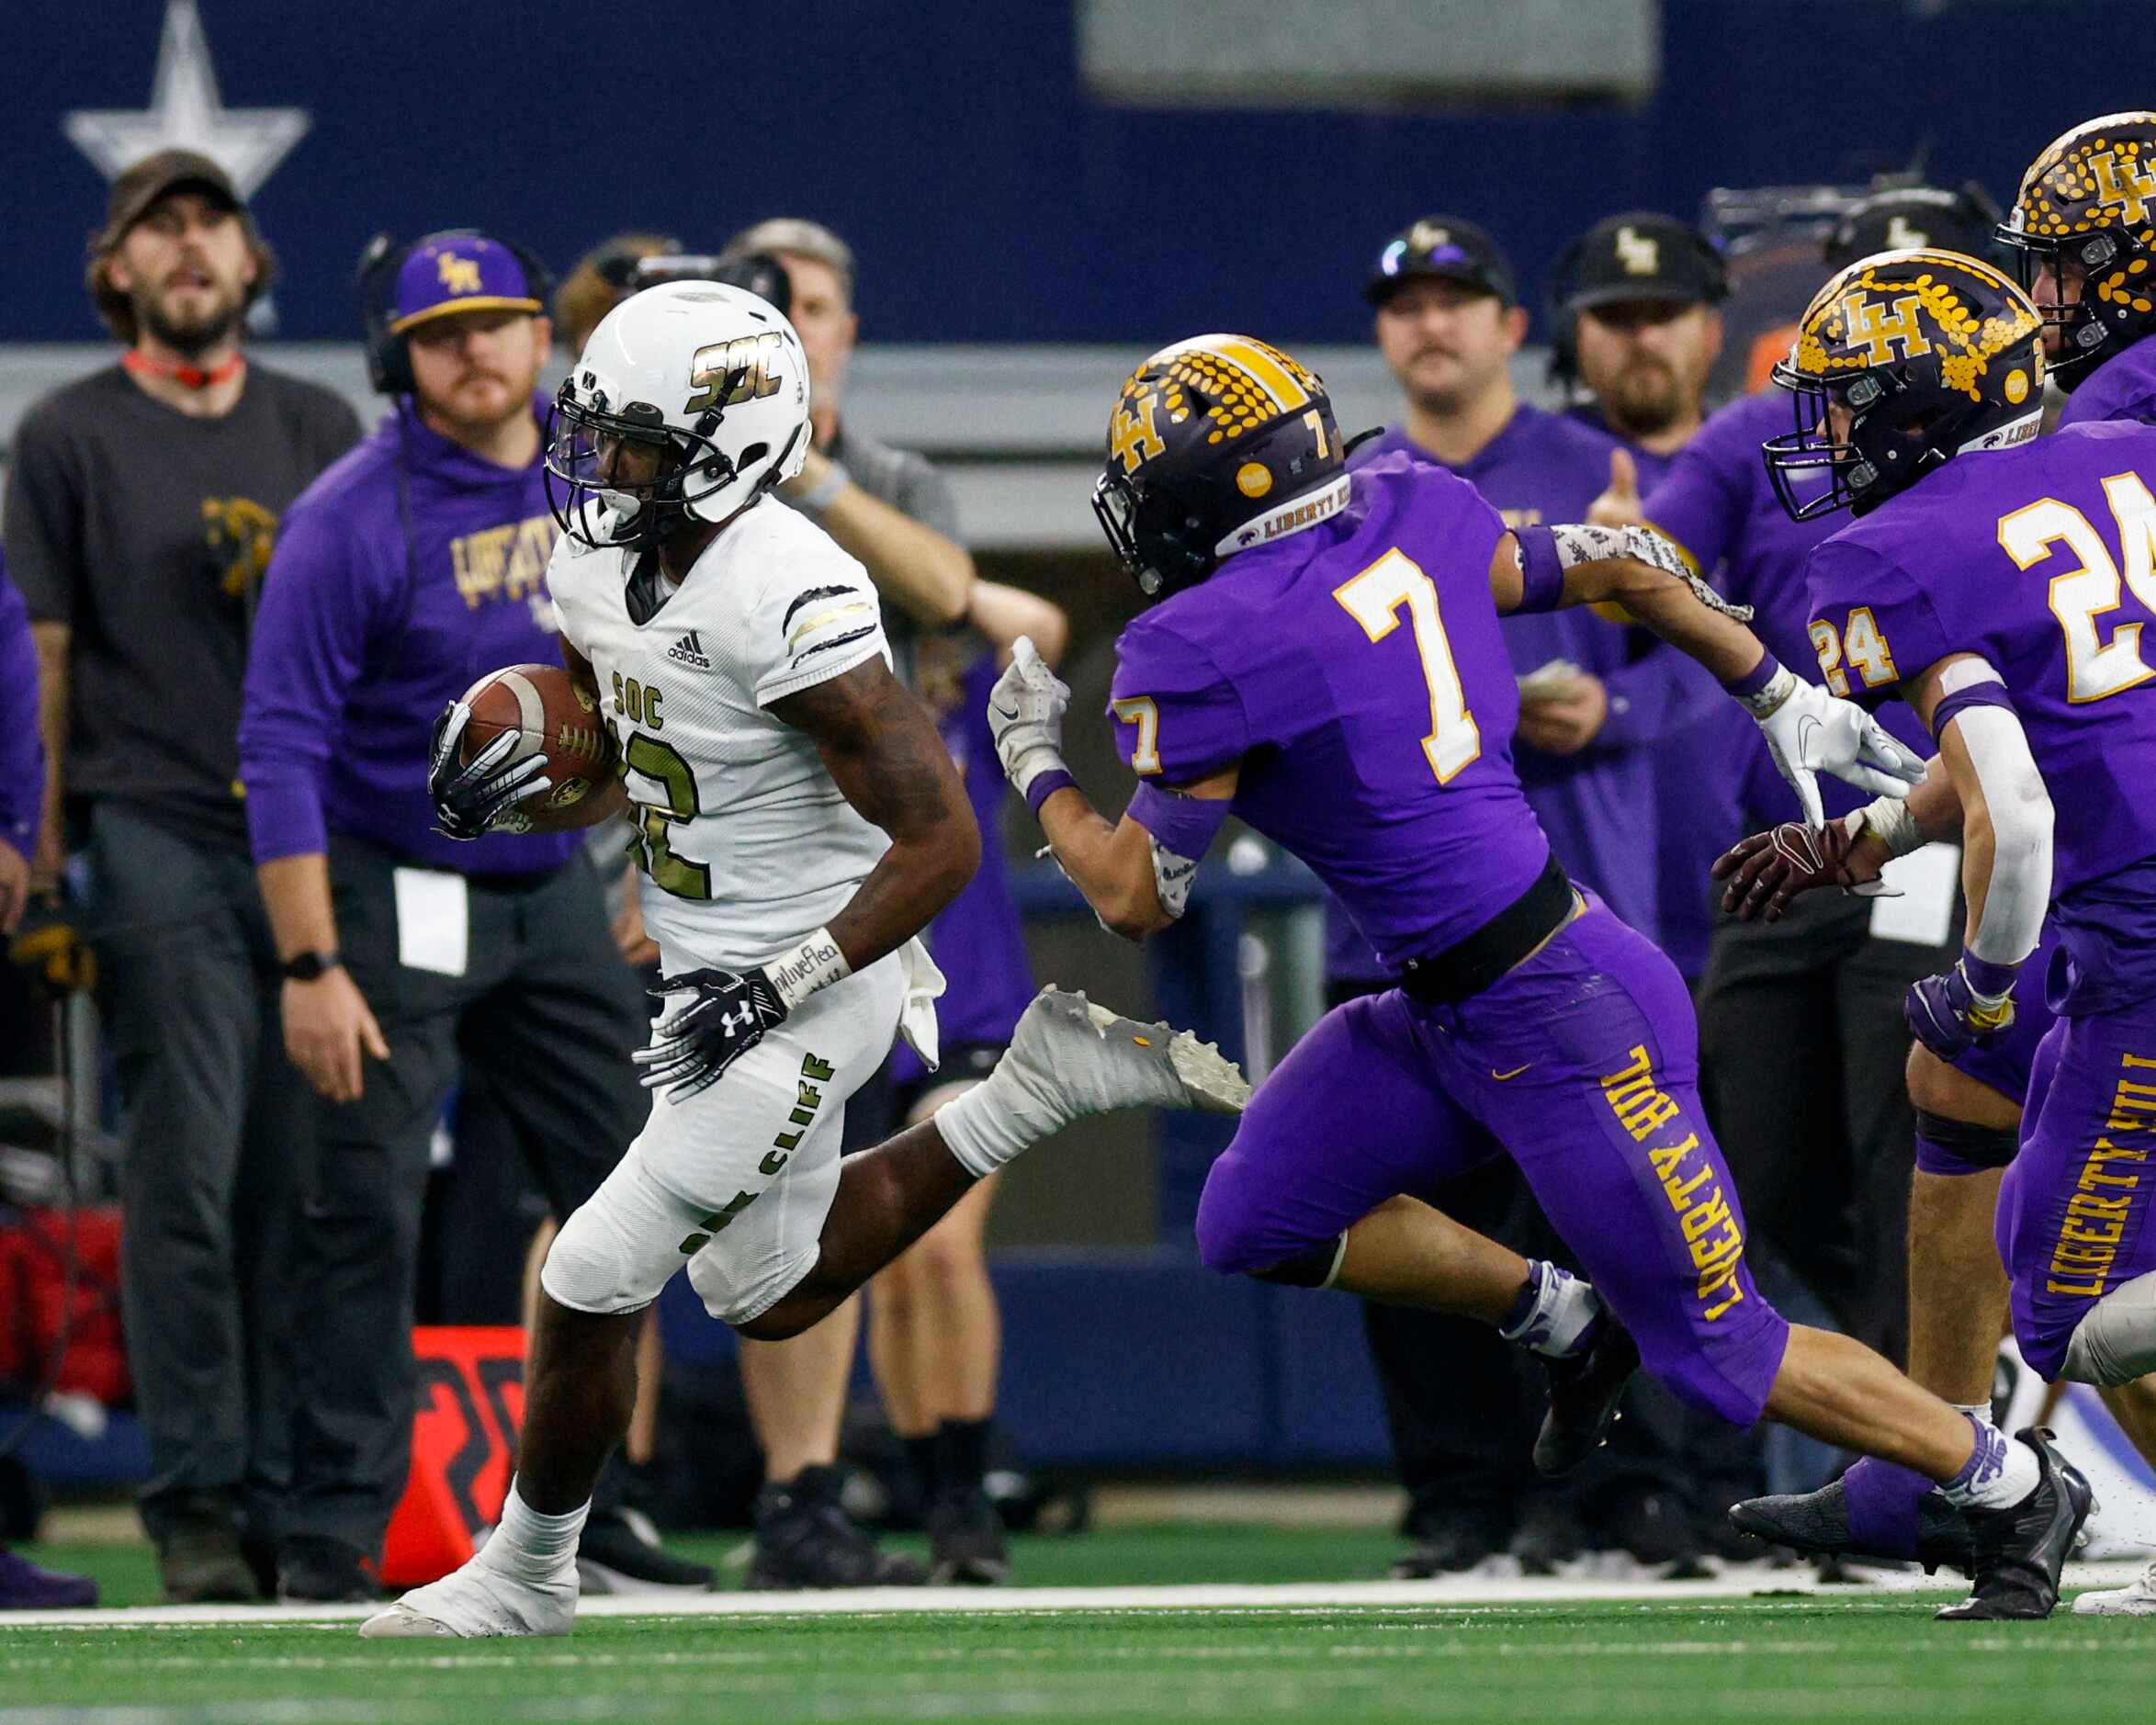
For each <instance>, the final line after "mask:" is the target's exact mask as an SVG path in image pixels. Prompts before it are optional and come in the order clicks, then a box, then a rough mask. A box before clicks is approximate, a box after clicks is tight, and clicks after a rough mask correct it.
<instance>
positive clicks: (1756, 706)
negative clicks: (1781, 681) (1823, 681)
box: [1721, 653, 1796, 718]
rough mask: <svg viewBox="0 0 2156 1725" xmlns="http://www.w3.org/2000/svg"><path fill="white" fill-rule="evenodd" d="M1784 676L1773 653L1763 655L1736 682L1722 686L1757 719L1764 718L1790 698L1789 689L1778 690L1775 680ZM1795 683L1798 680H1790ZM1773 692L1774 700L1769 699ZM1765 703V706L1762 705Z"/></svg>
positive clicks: (1779, 663)
mask: <svg viewBox="0 0 2156 1725" xmlns="http://www.w3.org/2000/svg"><path fill="white" fill-rule="evenodd" d="M1781 674H1782V668H1781V662H1780V661H1779V660H1777V659H1776V658H1775V656H1774V655H1773V654H1772V653H1762V654H1761V655H1760V656H1759V662H1758V663H1757V664H1756V665H1755V666H1753V667H1752V669H1751V670H1750V671H1746V672H1745V673H1744V675H1743V676H1742V677H1739V678H1738V679H1737V680H1736V681H1735V682H1725V683H1723V684H1722V685H1721V686H1722V688H1723V689H1724V690H1726V691H1727V692H1728V693H1730V695H1731V696H1732V697H1733V698H1734V699H1736V700H1739V701H1742V702H1743V703H1744V705H1746V706H1747V707H1749V708H1751V710H1752V716H1753V717H1755V718H1764V717H1766V716H1767V714H1769V713H1771V712H1773V711H1774V710H1775V708H1776V707H1778V706H1779V705H1781V704H1782V703H1783V702H1784V701H1786V700H1787V699H1788V698H1789V691H1788V690H1787V689H1776V688H1775V686H1774V685H1775V679H1776V678H1777V677H1778V676H1780V675H1781ZM1789 681H1790V682H1795V681H1796V679H1795V678H1794V677H1792V678H1790V679H1789ZM1769 691H1772V698H1771V699H1770V698H1769ZM1762 703H1764V705H1762Z"/></svg>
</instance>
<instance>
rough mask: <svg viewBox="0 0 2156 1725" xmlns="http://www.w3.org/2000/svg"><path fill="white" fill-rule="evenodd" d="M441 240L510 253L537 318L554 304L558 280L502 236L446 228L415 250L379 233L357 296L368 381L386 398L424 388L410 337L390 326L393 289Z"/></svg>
mask: <svg viewBox="0 0 2156 1725" xmlns="http://www.w3.org/2000/svg"><path fill="white" fill-rule="evenodd" d="M437 240H491V241H492V242H494V243H495V244H496V245H498V246H500V247H502V250H503V251H505V252H507V253H508V254H510V256H512V257H514V259H515V260H516V262H517V267H518V268H520V269H522V270H523V271H524V283H525V290H526V291H527V292H529V293H530V295H531V297H532V298H533V299H536V300H537V301H538V302H539V305H540V308H541V309H540V310H539V311H537V312H536V313H535V314H534V315H535V316H538V317H544V316H546V310H545V308H546V307H547V304H548V303H549V302H550V301H551V300H552V299H553V298H554V276H553V274H552V272H550V271H549V270H548V269H547V266H546V265H544V264H542V263H540V262H539V260H538V257H537V255H536V254H534V253H532V252H530V251H527V250H526V249H525V247H523V246H521V245H519V244H517V242H515V241H514V240H511V239H506V238H504V237H503V236H502V235H501V234H499V233H485V232H482V231H480V230H479V229H477V228H444V229H441V230H440V231H437V232H434V233H423V234H421V235H420V237H419V238H418V239H416V240H414V241H412V242H411V243H410V244H409V245H399V244H398V243H397V242H396V241H395V240H394V239H392V238H391V237H390V236H389V234H388V233H387V232H382V233H378V234H376V235H375V236H374V238H373V239H371V240H369V241H368V242H367V246H366V249H365V250H363V251H362V252H361V253H360V254H359V267H358V268H357V269H356V271H355V272H354V274H353V277H352V290H353V294H354V296H355V297H356V299H357V300H358V301H359V328H360V333H361V337H362V339H363V340H364V342H365V343H366V346H367V382H368V383H370V384H371V385H373V386H374V389H375V390H376V392H377V393H378V394H381V395H411V394H412V393H413V392H414V391H415V390H416V389H418V387H419V385H418V383H417V381H416V380H415V379H414V378H413V377H412V348H411V345H410V344H409V343H408V342H407V341H406V340H405V338H404V336H403V335H401V334H400V333H397V332H396V331H394V330H392V329H391V328H390V327H389V325H390V323H391V322H393V321H395V317H396V313H395V311H394V310H392V309H391V307H390V304H389V286H390V285H392V284H394V283H395V281H396V279H397V276H398V272H399V271H401V269H403V267H404V260H405V259H406V258H408V257H410V256H411V255H412V254H413V253H414V252H416V251H418V250H419V249H420V247H422V246H423V245H431V244H433V243H434V242H435V241H437Z"/></svg>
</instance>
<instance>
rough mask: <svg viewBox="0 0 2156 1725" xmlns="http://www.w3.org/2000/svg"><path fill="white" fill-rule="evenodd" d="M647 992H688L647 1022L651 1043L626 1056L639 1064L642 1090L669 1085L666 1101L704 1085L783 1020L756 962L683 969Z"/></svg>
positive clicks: (714, 1081)
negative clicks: (738, 967) (744, 967)
mask: <svg viewBox="0 0 2156 1725" xmlns="http://www.w3.org/2000/svg"><path fill="white" fill-rule="evenodd" d="M651 992H652V993H653V994H654V995H656V996H658V997H659V998H660V999H671V998H672V997H673V996H675V995H684V996H686V997H687V998H685V999H684V1000H683V1002H682V1004H681V1005H680V1006H679V1007H677V1008H675V1009H673V1010H672V1011H671V1012H668V1013H666V1014H665V1015H664V1016H663V1017H661V1018H660V1020H659V1022H658V1023H657V1024H655V1025H653V1026H652V1027H651V1045H650V1046H649V1048H639V1049H638V1050H637V1052H636V1053H635V1054H633V1055H631V1056H630V1058H632V1059H633V1060H635V1062H636V1063H637V1065H639V1066H641V1067H643V1068H644V1074H643V1078H642V1080H641V1082H642V1083H643V1086H644V1088H646V1089H647V1090H656V1089H660V1088H666V1087H669V1086H671V1087H672V1088H668V1089H667V1092H666V1099H667V1100H668V1101H670V1102H685V1101H687V1100H688V1099H690V1098H691V1097H692V1096H699V1095H701V1094H702V1093H703V1092H704V1091H705V1090H708V1089H709V1088H711V1087H712V1086H713V1085H715V1084H717V1082H718V1081H719V1079H721V1078H722V1077H725V1076H726V1069H727V1068H728V1066H730V1065H733V1064H734V1062H735V1061H737V1060H739V1058H740V1057H741V1056H742V1055H743V1054H747V1053H748V1052H749V1051H750V1050H751V1048H753V1047H755V1046H756V1044H757V1043H760V1042H762V1040H763V1036H764V1032H767V1031H769V1030H771V1029H772V1028H773V1026H775V1025H780V1024H784V1023H785V1021H786V1003H785V1001H784V1000H782V999H780V998H779V992H778V989H777V988H776V987H774V986H773V983H772V980H771V977H770V976H769V975H767V974H766V973H765V971H764V969H763V967H762V965H761V964H759V965H757V966H755V967H754V968H753V969H750V970H722V969H711V970H691V971H684V972H683V973H682V974H681V975H678V976H669V977H668V978H666V980H665V982H664V984H663V985H662V986H661V987H658V988H654V989H653V990H652V991H651Z"/></svg>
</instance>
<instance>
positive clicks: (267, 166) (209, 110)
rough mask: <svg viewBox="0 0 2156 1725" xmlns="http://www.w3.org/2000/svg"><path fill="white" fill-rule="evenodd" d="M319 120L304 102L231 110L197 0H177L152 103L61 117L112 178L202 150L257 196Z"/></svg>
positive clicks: (170, 8) (167, 16)
mask: <svg viewBox="0 0 2156 1725" xmlns="http://www.w3.org/2000/svg"><path fill="white" fill-rule="evenodd" d="M312 123H313V122H312V121H311V120H310V118H309V117H308V113H307V110H306V109H305V108H303V107H225V106H224V105H223V103H222V102H221V101H220V99H219V97H218V94H217V72H216V69H215V68H214V67H213V66H211V65H210V63H209V38H208V37H207V36H205V35H204V34H203V33H202V15H201V13H200V12H199V11H198V10H197V9H196V6H195V0H169V4H167V6H165V8H164V36H163V37H162V38H161V39H160V40H159V41H158V44H157V75H156V78H155V80H154V81H153V82H152V85H151V86H150V106H149V107H147V108H76V109H74V110H73V112H71V113H69V114H67V115H66V116H64V117H63V118H62V120H61V130H62V131H64V132H66V133H67V136H68V141H69V142H71V143H72V144H73V145H74V147H75V148H76V149H78V150H80V151H81V152H83V153H84V154H85V155H86V156H88V157H89V158H90V160H91V161H93V162H95V163H96V164H97V166H98V169H99V170H100V171H101V172H102V173H103V174H104V175H105V177H106V178H107V179H108V180H110V179H115V178H117V177H119V175H120V174H121V173H122V172H123V171H124V170H125V169H127V168H128V167H130V166H131V165H133V164H134V163H137V162H140V161H141V159H142V158H143V157H144V156H146V155H151V154H152V153H154V152H157V151H159V150H174V149H177V150H195V151H198V152H201V153H202V154H203V155H206V156H208V157H209V159H210V160H211V161H212V162H214V163H217V164H218V166H220V167H221V168H222V169H223V170H224V171H225V172H226V173H227V174H229V175H231V178H232V186H233V188H234V189H235V190H236V191H238V193H239V194H240V197H241V199H242V200H243V201H244V200H246V199H248V198H251V197H254V194H255V192H256V190H257V189H259V188H260V186H261V185H262V183H263V182H264V181H265V180H266V179H268V178H269V176H270V175H272V174H274V173H275V172H276V171H277V163H280V162H282V161H283V160H284V159H285V157H286V155H287V154H288V152H290V150H291V148H292V146H293V145H294V144H296V143H298V142H299V140H300V139H302V138H304V137H305V136H306V135H307V129H308V127H309V126H310V125H311V124H312Z"/></svg>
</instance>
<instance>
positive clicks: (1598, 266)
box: [1558, 209, 1729, 311]
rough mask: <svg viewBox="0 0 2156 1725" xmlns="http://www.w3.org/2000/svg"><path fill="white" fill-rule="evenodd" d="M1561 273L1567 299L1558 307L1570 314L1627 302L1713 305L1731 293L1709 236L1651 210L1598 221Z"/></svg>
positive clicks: (1574, 249) (1581, 238) (1674, 218)
mask: <svg viewBox="0 0 2156 1725" xmlns="http://www.w3.org/2000/svg"><path fill="white" fill-rule="evenodd" d="M1561 268H1562V271H1563V275H1564V276H1565V280H1564V282H1563V287H1562V291H1563V296H1564V297H1563V299H1561V300H1560V301H1559V302H1558V303H1559V305H1560V306H1561V307H1562V308H1563V310H1567V311H1581V310H1588V309H1590V308H1592V307H1595V306H1610V305H1620V304H1622V303H1623V302H1624V301H1626V300H1628V299H1676V300H1682V301H1686V302H1688V303H1698V304H1701V305H1712V304H1714V303H1715V302H1716V301H1718V300H1720V299H1724V298H1726V297H1727V295H1728V293H1729V278H1728V276H1727V275H1726V274H1725V273H1724V272H1723V269H1722V266H1721V254H1719V253H1717V252H1716V251H1715V250H1714V248H1713V247H1712V246H1711V245H1710V244H1709V243H1708V242H1707V239H1706V236H1705V235H1704V234H1702V233H1700V231H1699V230H1698V229H1697V228H1690V227H1687V226H1686V225H1685V224H1684V223H1683V222H1681V221H1679V220H1676V217H1674V216H1663V215H1657V214H1656V213H1655V212H1654V210H1651V209H1640V210H1633V211H1631V212H1630V213H1629V214H1626V215H1622V216H1610V217H1608V218H1606V219H1604V220H1601V221H1597V223H1596V224H1595V225H1594V226H1593V227H1591V228H1589V229H1588V230H1587V231H1586V233H1584V234H1582V235H1581V236H1580V240H1579V243H1578V244H1577V245H1575V247H1574V248H1573V250H1572V253H1571V255H1570V257H1569V259H1568V260H1567V263H1566V265H1563V266H1561Z"/></svg>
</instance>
